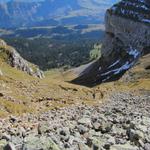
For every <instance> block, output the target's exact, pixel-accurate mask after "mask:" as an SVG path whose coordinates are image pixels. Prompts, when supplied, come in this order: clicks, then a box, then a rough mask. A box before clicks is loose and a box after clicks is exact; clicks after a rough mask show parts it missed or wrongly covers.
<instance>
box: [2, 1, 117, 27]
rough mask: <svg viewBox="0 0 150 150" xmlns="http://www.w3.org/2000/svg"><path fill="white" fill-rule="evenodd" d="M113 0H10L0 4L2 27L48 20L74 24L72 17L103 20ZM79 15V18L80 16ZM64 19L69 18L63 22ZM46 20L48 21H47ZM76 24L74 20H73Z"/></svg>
mask: <svg viewBox="0 0 150 150" xmlns="http://www.w3.org/2000/svg"><path fill="white" fill-rule="evenodd" d="M114 1H117V0H113V2H114ZM111 4H112V0H108V1H106V2H104V1H98V0H86V1H84V0H73V1H70V0H63V1H59V0H54V1H51V0H45V1H41V2H30V3H29V2H25V1H9V2H7V3H1V4H0V14H1V15H0V27H3V28H11V27H18V26H34V25H35V26H36V24H37V23H39V22H44V24H46V22H47V21H48V23H49V25H53V23H54V22H55V25H61V24H72V20H71V19H70V18H74V17H75V18H76V24H78V21H80V19H81V18H80V17H82V18H83V19H82V21H80V24H82V23H83V24H84V23H85V24H91V23H93V22H97V23H99V22H103V17H104V12H105V10H106V9H107V8H108V7H110V6H111ZM78 17H79V18H78ZM63 20H68V22H67V21H65V22H63ZM45 21H46V22H45ZM73 24H74V22H73Z"/></svg>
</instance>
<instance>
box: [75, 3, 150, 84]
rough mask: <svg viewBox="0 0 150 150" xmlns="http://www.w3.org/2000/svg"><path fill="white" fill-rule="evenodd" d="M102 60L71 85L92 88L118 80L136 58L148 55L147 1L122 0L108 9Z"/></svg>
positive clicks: (149, 5)
mask: <svg viewBox="0 0 150 150" xmlns="http://www.w3.org/2000/svg"><path fill="white" fill-rule="evenodd" d="M105 22H106V25H105V26H106V35H105V39H104V42H103V47H102V57H101V58H100V59H99V60H98V61H96V62H94V63H92V64H91V65H89V66H88V67H87V68H85V69H84V70H83V71H82V72H81V73H80V74H79V76H78V77H77V78H76V79H74V80H73V81H72V82H73V83H76V84H82V85H86V86H95V85H97V84H100V83H102V82H107V81H113V80H116V79H119V78H120V77H121V76H122V75H123V74H124V73H125V72H126V70H128V69H130V68H131V67H132V66H134V64H135V63H136V62H137V60H138V59H139V57H140V56H141V55H143V54H147V53H149V52H150V2H149V1H148V0H134V1H133V0H130V1H129V0H122V1H121V2H120V3H118V4H116V5H114V6H113V7H112V8H110V9H108V10H107V12H106V17H105Z"/></svg>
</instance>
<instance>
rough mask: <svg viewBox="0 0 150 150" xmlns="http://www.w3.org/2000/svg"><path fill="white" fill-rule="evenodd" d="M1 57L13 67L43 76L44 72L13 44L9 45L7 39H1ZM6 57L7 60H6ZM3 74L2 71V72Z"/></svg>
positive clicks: (33, 74)
mask: <svg viewBox="0 0 150 150" xmlns="http://www.w3.org/2000/svg"><path fill="white" fill-rule="evenodd" d="M0 58H1V59H3V61H6V62H7V63H8V64H10V65H11V66H12V67H14V68H17V69H19V70H21V71H24V72H26V73H27V74H29V75H32V76H36V77H39V78H43V77H44V74H43V72H42V71H41V70H39V68H38V67H37V66H35V65H33V64H31V63H29V62H27V61H26V60H24V59H23V58H22V57H21V56H20V54H19V53H18V52H17V51H16V50H15V49H14V48H13V47H11V46H8V45H7V44H6V43H5V41H3V40H1V39H0ZM4 59H5V60H4ZM1 74H2V73H1Z"/></svg>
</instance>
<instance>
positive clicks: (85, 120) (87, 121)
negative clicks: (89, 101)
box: [78, 118, 91, 126]
mask: <svg viewBox="0 0 150 150" xmlns="http://www.w3.org/2000/svg"><path fill="white" fill-rule="evenodd" d="M78 124H82V125H85V126H91V119H90V118H81V119H79V120H78Z"/></svg>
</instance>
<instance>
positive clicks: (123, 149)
mask: <svg viewBox="0 0 150 150" xmlns="http://www.w3.org/2000/svg"><path fill="white" fill-rule="evenodd" d="M110 150H138V147H136V146H132V145H130V144H124V145H119V144H118V145H113V146H111V147H110Z"/></svg>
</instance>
